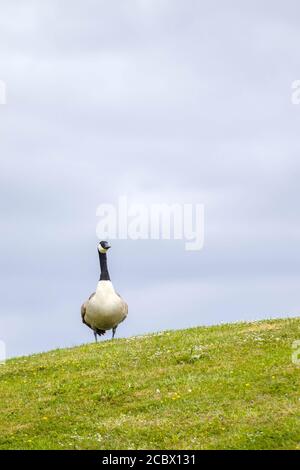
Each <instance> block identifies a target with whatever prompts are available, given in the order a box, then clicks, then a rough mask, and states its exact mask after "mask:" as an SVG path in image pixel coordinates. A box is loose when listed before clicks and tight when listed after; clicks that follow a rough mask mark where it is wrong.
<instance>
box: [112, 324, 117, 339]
mask: <svg viewBox="0 0 300 470" xmlns="http://www.w3.org/2000/svg"><path fill="white" fill-rule="evenodd" d="M116 329H117V327H116V326H115V327H114V328H113V329H112V337H111V339H114V337H115V334H116Z"/></svg>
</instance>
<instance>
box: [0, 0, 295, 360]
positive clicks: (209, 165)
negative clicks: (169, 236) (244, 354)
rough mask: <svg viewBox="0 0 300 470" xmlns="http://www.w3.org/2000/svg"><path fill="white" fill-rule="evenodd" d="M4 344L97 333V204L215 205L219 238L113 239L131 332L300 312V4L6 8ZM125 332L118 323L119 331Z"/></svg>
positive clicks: (212, 220)
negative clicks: (190, 243) (198, 246)
mask: <svg viewBox="0 0 300 470" xmlns="http://www.w3.org/2000/svg"><path fill="white" fill-rule="evenodd" d="M0 11H1V16H0V80H3V81H4V82H5V84H6V93H7V97H6V104H5V105H4V104H2V105H0V214H1V218H0V234H1V239H0V240H1V244H0V257H1V262H0V296H1V307H0V340H1V341H4V342H5V344H6V349H7V355H8V356H9V357H11V356H16V355H23V354H29V353H33V352H40V351H46V350H49V349H53V348H57V347H67V346H68V347H69V346H74V345H78V344H82V343H86V342H90V341H93V334H92V332H91V331H90V330H89V329H88V328H87V327H86V326H85V325H83V324H82V323H81V317H80V306H81V304H82V302H83V301H84V300H85V299H86V298H87V297H88V296H89V294H90V293H91V292H93V291H94V290H95V287H96V284H97V281H98V278H99V262H98V255H97V241H98V239H97V236H96V226H97V222H98V219H97V217H96V211H97V207H98V206H99V205H100V204H103V203H112V204H116V203H117V201H118V198H119V197H120V196H121V195H126V196H127V197H128V199H129V200H130V201H132V202H133V203H143V202H148V203H149V201H150V202H152V201H155V202H161V203H166V202H167V203H180V204H183V203H192V204H197V203H200V204H204V207H205V242H204V247H203V249H202V250H201V251H186V250H185V249H184V243H183V242H182V241H180V240H170V241H168V240H138V241H134V240H114V241H113V242H112V248H111V250H110V252H109V267H110V273H111V278H112V281H113V283H114V285H115V287H116V289H117V291H119V292H120V293H121V294H122V296H123V297H124V298H125V299H126V301H127V302H128V304H129V315H128V318H127V319H126V321H125V322H124V323H123V324H122V325H120V327H119V329H118V331H117V336H118V337H123V336H131V335H138V334H144V333H147V332H156V331H159V330H164V329H176V328H187V327H191V326H200V325H209V324H217V323H221V322H223V323H224V322H233V321H247V320H254V319H263V318H271V317H272V318H273V317H287V316H291V317H294V316H299V314H300V290H299V286H300V250H299V239H300V208H299V196H300V189H299V178H300V158H299V154H300V140H299V125H300V105H298V106H297V105H295V104H292V102H291V93H292V91H291V86H292V83H293V81H295V80H297V79H298V80H299V79H300V56H299V51H298V49H297V47H298V45H299V44H300V28H299V26H300V24H299V23H300V19H299V18H300V5H299V2H297V1H296V0H295V1H291V0H287V1H285V2H282V1H274V0H272V1H269V0H266V1H264V2H260V1H256V0H254V1H253V0H251V1H250V0H245V1H244V2H243V3H242V5H241V2H238V1H237V0H236V1H229V0H225V1H224V0H222V1H221V0H218V1H215V0H212V1H202V2H199V1H198V0H189V1H188V2H186V1H183V0H128V1H126V2H124V1H121V0H112V1H110V2H105V1H99V0H97V1H96V0H93V1H92V0H72V1H71V0H65V1H64V2H59V1H58V0H51V1H50V0H44V1H43V2H40V1H38V0H25V1H22V2H20V1H17V0H10V1H9V2H8V1H3V0H0ZM109 337H110V333H109V334H108V335H107V336H106V338H109Z"/></svg>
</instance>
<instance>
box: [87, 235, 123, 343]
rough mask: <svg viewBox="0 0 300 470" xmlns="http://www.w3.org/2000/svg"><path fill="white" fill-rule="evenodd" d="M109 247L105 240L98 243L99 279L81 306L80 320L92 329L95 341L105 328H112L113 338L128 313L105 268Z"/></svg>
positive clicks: (104, 331)
mask: <svg viewBox="0 0 300 470" xmlns="http://www.w3.org/2000/svg"><path fill="white" fill-rule="evenodd" d="M110 248H111V246H110V245H109V244H108V242H106V241H101V242H100V243H99V244H98V247H97V249H98V254H99V260H100V270H101V274H100V279H99V282H98V284H97V288H96V292H93V294H91V295H90V297H89V298H88V300H87V301H86V302H84V304H83V305H82V306H81V318H82V322H83V323H84V324H85V325H87V326H88V327H89V328H91V329H92V330H93V332H94V336H95V341H96V342H97V335H99V336H102V335H104V334H105V333H106V331H107V330H112V339H113V338H114V337H115V333H116V329H117V327H118V325H119V323H121V322H122V321H124V320H125V318H126V317H127V313H128V305H127V303H126V302H125V301H124V300H123V299H122V297H121V296H120V295H119V294H117V292H116V291H115V289H114V287H113V285H112V282H111V280H110V276H109V272H108V268H107V251H108V250H109V249H110Z"/></svg>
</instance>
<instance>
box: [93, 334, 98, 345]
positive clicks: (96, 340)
mask: <svg viewBox="0 0 300 470" xmlns="http://www.w3.org/2000/svg"><path fill="white" fill-rule="evenodd" d="M94 336H95V342H96V343H97V342H98V339H97V333H96V331H94Z"/></svg>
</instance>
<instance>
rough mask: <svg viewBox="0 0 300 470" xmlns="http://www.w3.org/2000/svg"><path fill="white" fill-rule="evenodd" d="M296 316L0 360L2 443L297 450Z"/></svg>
mask: <svg viewBox="0 0 300 470" xmlns="http://www.w3.org/2000/svg"><path fill="white" fill-rule="evenodd" d="M297 339H300V319H284V320H273V321H263V322H257V323H238V324H231V325H222V326H214V327H208V328H193V329H189V330H180V331H172V332H163V333H159V334H155V335H150V336H143V337H136V338H129V339H117V340H115V341H110V340H109V341H104V342H101V343H98V344H88V345H84V346H80V347H76V348H72V349H65V350H55V351H51V352H48V353H44V354H38V355H33V356H29V357H22V358H17V359H11V360H8V361H7V362H6V364H4V365H1V366H0V407H1V408H0V448H1V449H300V425H299V423H300V380H299V375H300V366H298V365H296V364H293V362H292V352H293V349H292V343H293V341H294V340H297Z"/></svg>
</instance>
